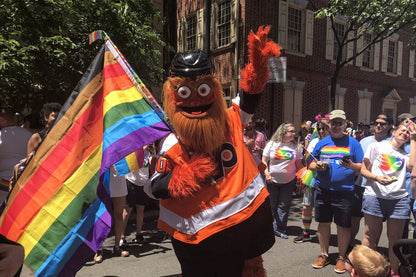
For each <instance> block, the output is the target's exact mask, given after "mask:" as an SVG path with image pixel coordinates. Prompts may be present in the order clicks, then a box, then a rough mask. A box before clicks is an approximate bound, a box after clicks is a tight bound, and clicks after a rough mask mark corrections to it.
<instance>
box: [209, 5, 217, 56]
mask: <svg viewBox="0 0 416 277" xmlns="http://www.w3.org/2000/svg"><path fill="white" fill-rule="evenodd" d="M217 20H218V4H217V3H213V4H212V6H211V39H210V41H211V50H214V49H216V48H217V47H218V21H217Z"/></svg>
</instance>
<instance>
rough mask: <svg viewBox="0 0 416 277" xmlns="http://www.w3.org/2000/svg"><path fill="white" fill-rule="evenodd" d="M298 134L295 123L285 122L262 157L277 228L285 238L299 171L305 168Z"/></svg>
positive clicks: (278, 233) (279, 233)
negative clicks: (297, 139)
mask: <svg viewBox="0 0 416 277" xmlns="http://www.w3.org/2000/svg"><path fill="white" fill-rule="evenodd" d="M295 135H296V130H295V126H294V125H293V124H291V123H283V124H281V125H280V126H279V128H277V130H276V132H275V133H274V134H273V136H272V138H271V139H270V141H269V142H268V143H267V145H266V147H265V148H264V150H263V158H262V162H263V163H264V164H265V165H268V166H267V167H266V169H265V171H264V175H265V177H266V183H267V189H268V191H269V193H270V204H271V208H272V214H273V219H274V220H273V221H274V224H273V225H274V231H275V234H276V236H278V237H281V238H283V239H287V238H288V236H287V234H286V226H287V219H288V216H289V209H290V205H291V202H292V193H293V191H294V190H295V188H296V172H297V171H298V170H299V169H300V168H301V167H302V149H301V148H300V147H299V146H298V145H297V143H296V142H295Z"/></svg>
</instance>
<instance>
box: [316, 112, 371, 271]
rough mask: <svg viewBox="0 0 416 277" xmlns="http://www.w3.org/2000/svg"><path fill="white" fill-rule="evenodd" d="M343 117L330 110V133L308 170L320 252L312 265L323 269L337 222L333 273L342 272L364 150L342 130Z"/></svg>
mask: <svg viewBox="0 0 416 277" xmlns="http://www.w3.org/2000/svg"><path fill="white" fill-rule="evenodd" d="M345 128H346V116H345V112H344V111H342V110H333V111H332V112H330V113H329V133H330V135H329V136H327V137H326V138H324V139H322V140H320V141H319V142H318V143H317V145H316V146H315V148H314V150H313V153H312V155H313V156H314V157H315V158H316V159H317V161H315V160H314V161H312V162H311V164H310V166H309V169H310V170H312V171H317V172H318V174H317V176H316V183H315V195H314V196H315V221H316V222H318V239H319V245H320V248H321V254H320V255H319V257H318V259H316V261H315V262H314V263H313V264H312V267H313V268H318V269H319V268H322V267H324V266H326V265H328V264H329V263H330V259H329V257H328V250H329V238H330V235H331V222H332V220H334V222H335V224H336V225H337V237H338V251H339V257H338V259H337V262H336V265H335V272H336V273H344V272H345V254H346V252H347V249H348V243H349V241H350V236H351V213H352V203H353V197H354V178H355V174H356V173H358V172H359V171H360V169H361V162H362V159H363V155H364V154H363V150H362V148H361V145H360V143H359V142H358V141H357V140H356V139H354V138H353V137H350V136H348V135H346V134H345V133H344V131H345Z"/></svg>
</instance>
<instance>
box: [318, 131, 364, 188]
mask: <svg viewBox="0 0 416 277" xmlns="http://www.w3.org/2000/svg"><path fill="white" fill-rule="evenodd" d="M312 155H313V156H314V157H316V158H317V159H318V160H320V161H322V162H327V163H329V166H328V168H327V170H325V171H318V174H317V175H316V176H317V179H316V185H318V186H320V187H322V188H324V189H328V190H335V191H352V190H354V177H355V173H354V171H353V170H352V169H348V168H345V167H343V166H341V165H340V161H341V159H342V157H344V156H348V155H349V156H351V161H352V162H354V163H360V162H362V160H363V156H364V153H363V150H362V149H361V145H360V143H359V142H358V141H357V140H356V139H354V138H353V137H350V136H347V135H345V136H343V137H342V138H333V137H332V136H327V137H326V138H324V139H321V140H320V141H319V142H318V144H317V145H316V146H315V149H314V150H313V153H312Z"/></svg>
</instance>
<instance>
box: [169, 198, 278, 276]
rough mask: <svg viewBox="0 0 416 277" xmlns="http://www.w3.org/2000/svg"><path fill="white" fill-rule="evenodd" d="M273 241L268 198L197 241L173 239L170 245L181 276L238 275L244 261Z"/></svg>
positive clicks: (263, 251) (261, 251) (266, 248)
mask: <svg viewBox="0 0 416 277" xmlns="http://www.w3.org/2000/svg"><path fill="white" fill-rule="evenodd" d="M274 242H275V235H274V231H273V218H272V214H271V208H270V200H269V198H266V199H265V201H264V203H263V204H262V205H261V206H260V207H259V208H258V209H257V211H255V212H254V214H253V215H252V216H251V217H250V218H248V219H247V220H245V221H243V222H241V223H239V224H237V225H235V226H232V227H230V228H228V229H225V230H223V231H220V232H218V233H216V234H214V235H212V236H210V237H208V238H207V239H205V240H203V241H201V242H200V243H199V244H188V243H184V242H181V241H179V240H176V239H174V238H172V246H173V249H174V250H175V254H176V256H177V258H178V260H179V263H180V264H181V269H182V275H183V276H184V277H188V276H199V277H205V276H206V277H211V276H241V275H242V271H243V268H244V261H245V260H246V259H252V258H254V257H257V256H260V255H261V254H263V253H265V252H266V251H267V250H269V249H270V248H271V247H272V246H273V244H274Z"/></svg>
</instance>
